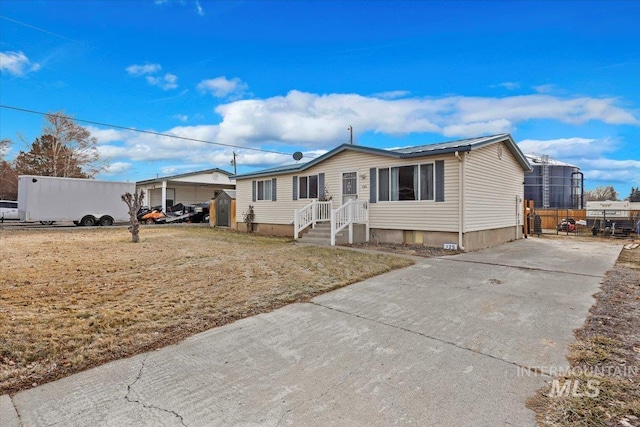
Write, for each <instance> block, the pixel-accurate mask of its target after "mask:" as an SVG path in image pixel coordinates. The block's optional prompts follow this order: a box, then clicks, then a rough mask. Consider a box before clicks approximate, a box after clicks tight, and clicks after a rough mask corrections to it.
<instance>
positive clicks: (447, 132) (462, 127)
mask: <svg viewBox="0 0 640 427" xmlns="http://www.w3.org/2000/svg"><path fill="white" fill-rule="evenodd" d="M512 130H513V124H512V123H511V122H510V121H509V120H505V119H499V120H490V121H487V122H475V123H460V124H455V125H451V126H445V127H444V128H443V129H442V134H443V135H444V136H452V137H453V136H458V135H466V136H472V135H482V134H487V133H489V134H498V133H509V132H511V131H512Z"/></svg>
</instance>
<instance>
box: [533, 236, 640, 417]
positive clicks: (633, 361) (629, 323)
mask: <svg viewBox="0 0 640 427" xmlns="http://www.w3.org/2000/svg"><path fill="white" fill-rule="evenodd" d="M595 297H596V304H595V305H594V306H593V307H591V310H590V315H589V317H588V318H587V320H586V321H585V323H584V325H583V326H582V327H581V328H580V329H578V330H577V331H576V332H575V335H576V341H575V342H574V343H573V344H572V345H571V346H570V348H569V355H568V356H567V359H568V360H569V363H570V365H571V370H570V371H569V372H568V375H565V376H563V377H561V378H557V379H558V380H559V381H560V384H564V383H565V382H567V381H571V382H572V384H575V381H576V380H577V381H579V382H580V384H582V385H584V384H587V381H592V384H596V383H595V382H597V389H598V394H597V396H586V395H583V396H575V397H574V396H573V395H572V394H571V393H568V394H567V395H562V396H558V393H557V389H556V393H555V394H552V393H551V389H552V387H549V386H547V387H545V388H543V389H542V390H539V391H538V393H537V394H536V395H535V396H533V397H532V398H531V399H529V401H528V406H529V407H530V408H531V409H533V410H534V411H535V412H536V414H537V420H538V423H539V424H540V425H543V426H563V427H564V426H569V427H578V426H580V427H597V426H607V427H608V426H624V427H629V426H639V425H640V248H636V249H633V250H628V249H623V250H622V252H621V253H620V257H619V258H618V261H617V263H616V265H615V267H614V268H613V269H612V270H611V271H609V272H608V273H607V276H606V278H605V280H604V282H603V284H602V286H601V290H600V292H598V293H597V294H596V295H595ZM594 381H595V382H594ZM591 394H592V395H593V394H595V393H591Z"/></svg>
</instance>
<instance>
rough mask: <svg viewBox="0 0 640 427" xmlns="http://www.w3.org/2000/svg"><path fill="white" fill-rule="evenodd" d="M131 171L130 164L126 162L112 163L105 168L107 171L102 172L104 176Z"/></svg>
mask: <svg viewBox="0 0 640 427" xmlns="http://www.w3.org/2000/svg"><path fill="white" fill-rule="evenodd" d="M129 169H131V163H128V162H114V163H111V164H109V165H108V166H107V169H106V170H105V171H104V172H103V173H104V174H105V175H116V174H119V173H122V172H126V171H128V170H129Z"/></svg>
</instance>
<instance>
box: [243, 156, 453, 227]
mask: <svg viewBox="0 0 640 427" xmlns="http://www.w3.org/2000/svg"><path fill="white" fill-rule="evenodd" d="M436 160H444V173H445V186H444V187H445V201H444V202H435V201H397V202H377V203H371V204H370V205H369V215H370V216H369V222H370V226H371V227H372V228H385V229H398V230H430V231H457V230H458V160H457V159H455V158H454V157H453V155H446V156H434V157H423V158H415V159H395V158H390V157H383V156H376V155H373V154H368V153H361V152H356V151H343V152H342V153H339V154H337V155H335V156H333V157H331V158H330V159H327V160H326V161H324V162H321V163H320V164H318V165H315V166H313V167H312V168H310V169H307V170H305V171H303V172H296V173H289V174H284V175H273V176H264V177H260V178H252V179H238V180H237V183H236V184H237V203H238V204H237V215H238V221H241V218H242V213H243V212H246V211H247V210H248V207H249V204H252V205H253V206H254V212H255V215H256V217H255V222H256V223H267V224H292V223H293V213H294V210H295V209H297V208H301V207H303V206H305V205H307V204H308V203H309V202H310V200H309V199H303V200H296V201H294V200H293V199H292V194H293V176H298V177H300V176H307V175H316V174H320V173H324V174H325V187H326V189H327V192H328V195H329V196H331V197H332V201H333V207H334V209H335V208H337V207H338V206H340V204H341V200H342V173H344V172H356V173H357V178H358V183H357V185H358V199H359V200H369V182H370V177H369V172H370V168H373V167H375V168H380V167H393V166H406V165H417V164H424V163H432V162H435V161H436ZM269 178H276V179H277V201H275V202H274V201H255V202H252V201H251V197H252V188H251V185H252V184H251V183H252V181H254V180H261V179H269ZM320 192H322V189H320Z"/></svg>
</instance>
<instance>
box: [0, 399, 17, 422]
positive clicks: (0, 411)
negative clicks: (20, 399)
mask: <svg viewBox="0 0 640 427" xmlns="http://www.w3.org/2000/svg"><path fill="white" fill-rule="evenodd" d="M0 425H2V427H20V426H21V425H22V424H20V417H19V416H18V411H16V408H15V406H13V401H12V400H11V397H9V395H8V394H3V395H2V396H0Z"/></svg>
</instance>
